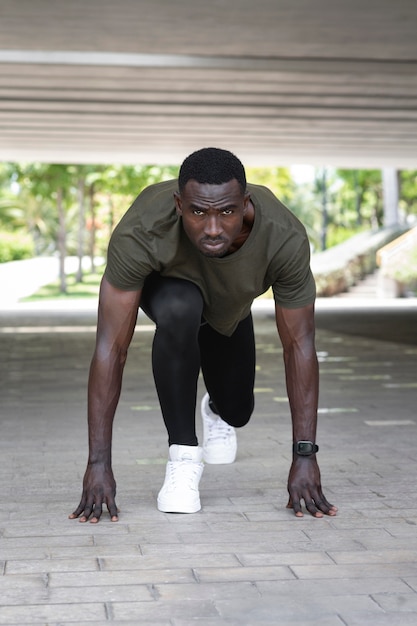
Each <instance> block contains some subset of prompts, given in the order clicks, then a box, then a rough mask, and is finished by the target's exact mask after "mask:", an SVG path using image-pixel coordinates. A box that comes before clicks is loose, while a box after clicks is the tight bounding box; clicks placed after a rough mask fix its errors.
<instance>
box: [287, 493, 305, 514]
mask: <svg viewBox="0 0 417 626" xmlns="http://www.w3.org/2000/svg"><path fill="white" fill-rule="evenodd" d="M287 509H293V511H294V514H295V516H296V517H303V511H302V509H301V503H300V501H299V500H296V499H295V498H291V497H290V499H289V500H288V504H287Z"/></svg>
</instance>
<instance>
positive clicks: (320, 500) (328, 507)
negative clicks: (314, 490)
mask: <svg viewBox="0 0 417 626" xmlns="http://www.w3.org/2000/svg"><path fill="white" fill-rule="evenodd" d="M314 503H315V505H316V507H317V508H318V509H319V510H320V511H322V513H325V514H326V515H336V513H337V507H335V506H333V504H330V502H328V501H327V500H326V498H325V497H324V495H323V494H321V496H318V497H317V498H314Z"/></svg>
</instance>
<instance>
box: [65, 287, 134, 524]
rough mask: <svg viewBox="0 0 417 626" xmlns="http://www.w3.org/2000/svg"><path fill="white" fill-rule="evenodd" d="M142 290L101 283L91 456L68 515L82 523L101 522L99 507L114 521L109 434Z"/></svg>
mask: <svg viewBox="0 0 417 626" xmlns="http://www.w3.org/2000/svg"><path fill="white" fill-rule="evenodd" d="M140 295H141V292H140V291H121V290H120V289H116V287H113V286H112V285H111V284H110V283H109V282H108V281H107V279H106V278H103V280H102V282H101V288H100V299H99V308H98V323H97V338H96V347H95V351H94V355H93V358H92V361H91V366H90V376H89V381H88V444H89V456H88V463H87V469H86V471H85V474H84V480H83V493H82V497H81V501H80V504H79V505H78V507H77V509H76V510H75V511H74V512H73V513H72V514H71V515H70V518H71V519H74V518H76V517H79V518H80V522H86V521H87V520H88V519H89V518H90V516H92V517H91V519H90V521H91V522H93V523H96V522H98V521H99V519H100V516H101V513H102V507H103V504H106V505H107V508H108V510H109V513H110V517H111V520H112V521H113V522H115V521H117V520H118V515H117V513H118V511H117V506H116V501H115V497H116V482H115V480H114V476H113V470H112V463H111V447H112V430H113V419H114V414H115V412H116V407H117V404H118V402H119V397H120V391H121V387H122V376H123V369H124V365H125V362H126V358H127V350H128V348H129V345H130V342H131V340H132V336H133V332H134V329H135V324H136V319H137V314H138V308H139V302H140Z"/></svg>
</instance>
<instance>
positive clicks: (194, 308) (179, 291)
mask: <svg viewBox="0 0 417 626" xmlns="http://www.w3.org/2000/svg"><path fill="white" fill-rule="evenodd" d="M141 308H142V309H143V310H144V312H145V313H146V314H147V315H148V317H150V318H151V319H152V320H153V321H154V322H155V324H156V331H155V337H154V341H153V350H152V368H153V375H154V379H155V386H156V390H157V393H158V398H159V402H160V405H161V410H162V415H163V418H164V422H165V426H166V428H167V431H168V441H169V445H172V444H174V443H176V444H183V445H197V443H198V442H197V435H196V428H195V410H196V400H197V381H198V376H199V372H200V368H201V371H202V374H203V379H204V383H205V385H206V388H207V391H208V393H209V395H210V398H211V400H212V402H213V404H214V406H215V407H216V411H218V413H219V414H220V415H221V417H222V419H224V420H225V421H226V422H228V423H229V424H230V425H232V426H236V427H240V426H244V425H245V424H247V422H248V421H249V419H250V416H251V414H252V412H253V408H254V394H253V387H254V381H255V340H254V332H253V323H252V316H251V315H248V317H247V318H246V319H244V320H242V321H241V322H240V323H239V325H238V327H237V328H236V330H235V332H234V333H233V335H232V336H231V337H226V336H225V335H221V334H220V333H218V332H217V331H215V330H214V329H213V328H212V327H211V326H209V324H208V323H207V322H205V321H204V320H203V319H202V313H203V298H202V295H201V292H200V290H199V288H198V287H197V286H196V285H194V284H193V283H191V282H189V281H187V280H182V279H179V278H163V277H161V276H160V275H159V274H157V273H153V274H151V276H149V277H148V278H147V280H146V282H145V286H144V288H143V293H142V300H141Z"/></svg>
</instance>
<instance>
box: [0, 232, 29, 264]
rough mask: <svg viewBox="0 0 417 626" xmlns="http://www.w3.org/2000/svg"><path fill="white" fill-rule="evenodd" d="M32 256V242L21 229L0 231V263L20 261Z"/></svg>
mask: <svg viewBox="0 0 417 626" xmlns="http://www.w3.org/2000/svg"><path fill="white" fill-rule="evenodd" d="M32 257H33V244H32V241H31V238H30V237H29V235H28V234H27V233H25V232H23V231H16V232H7V231H0V263H8V262H9V261H21V260H22V259H30V258H32Z"/></svg>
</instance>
